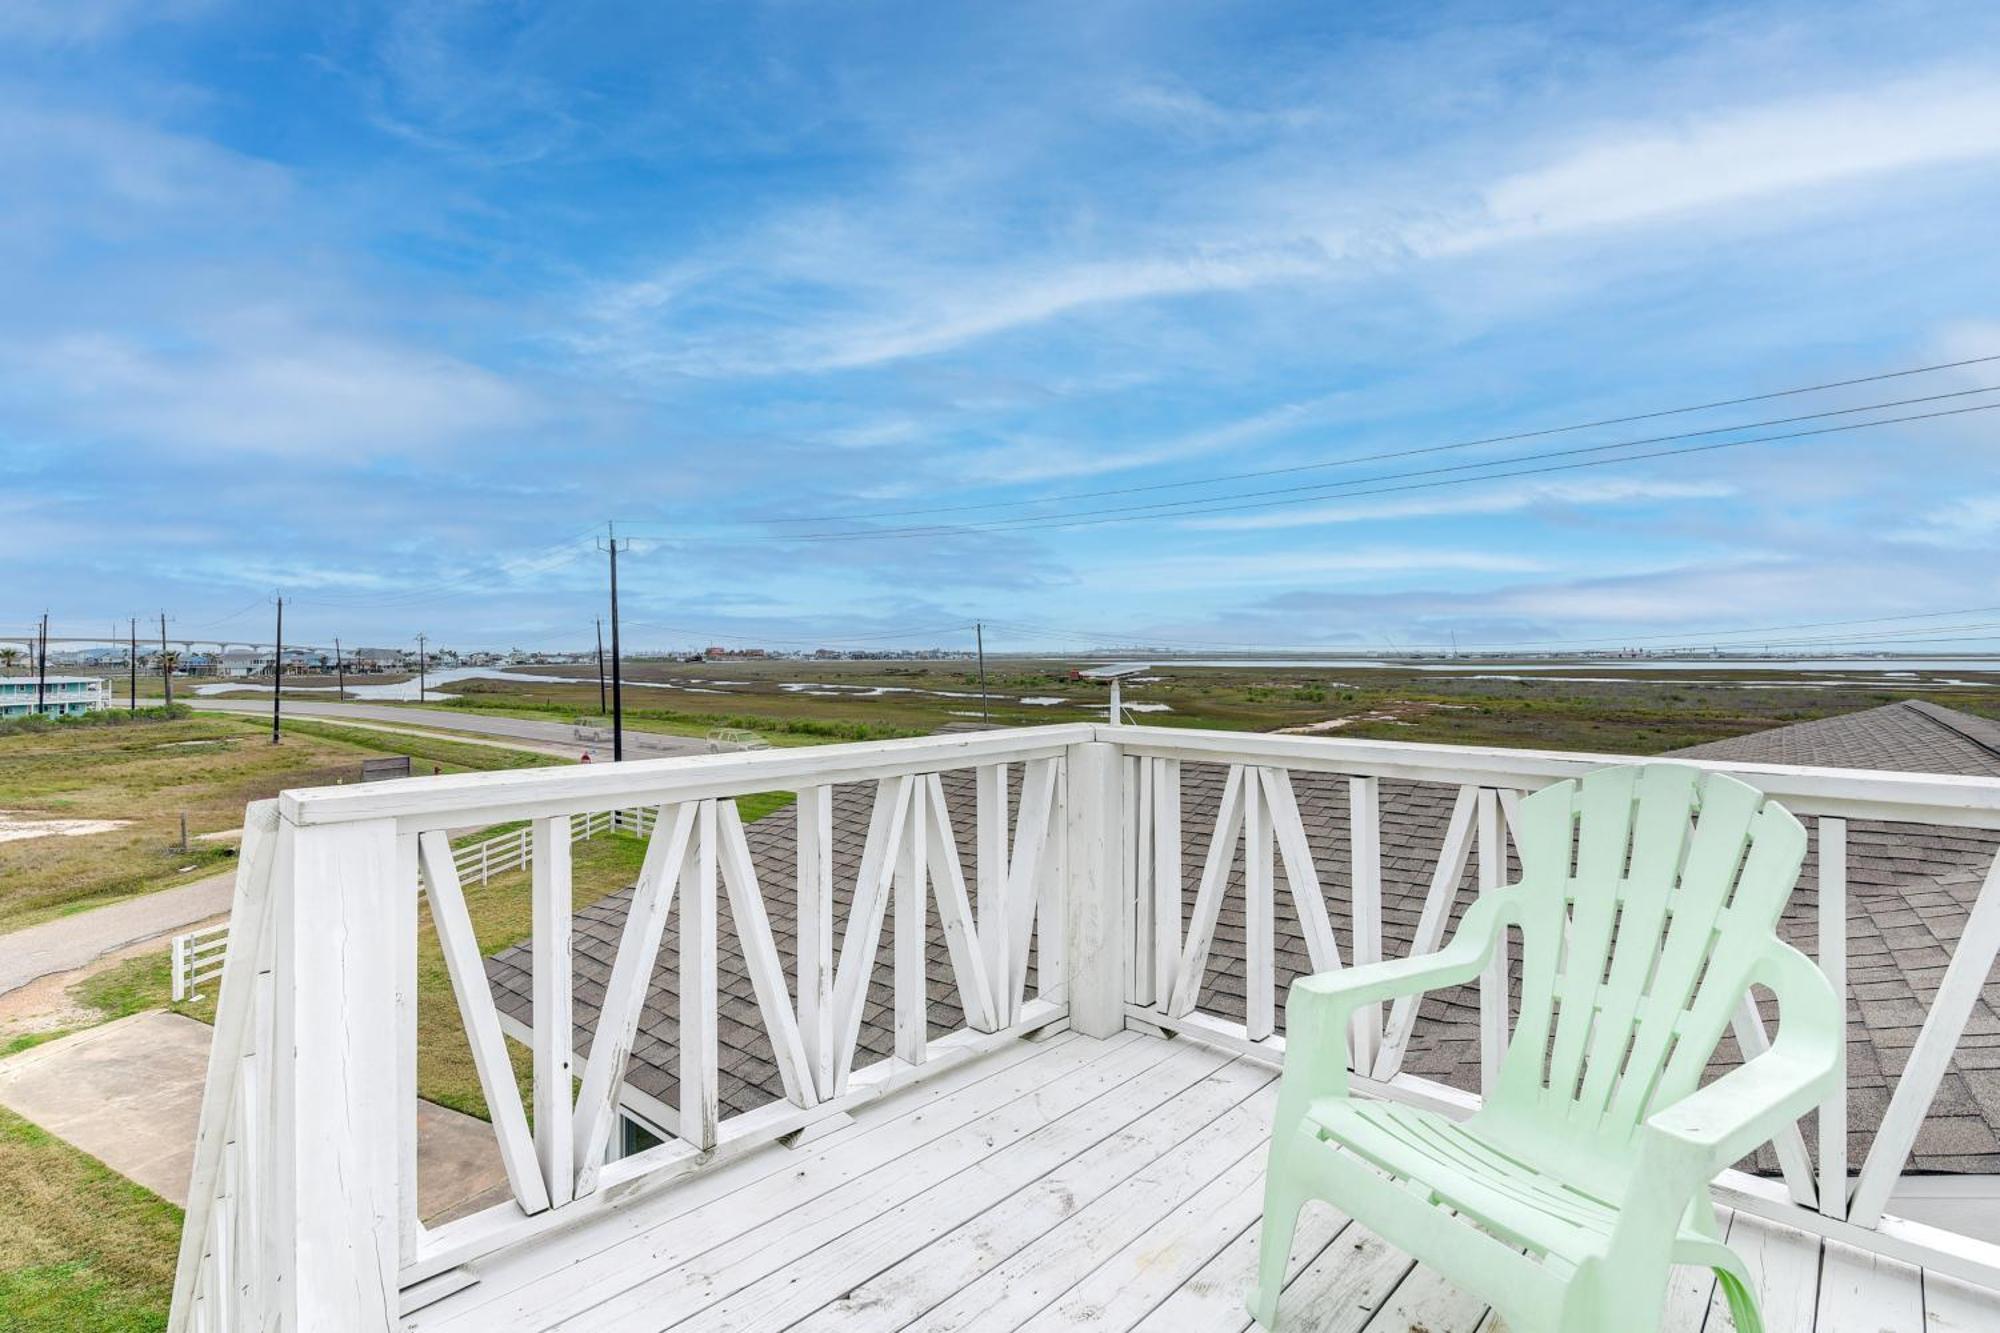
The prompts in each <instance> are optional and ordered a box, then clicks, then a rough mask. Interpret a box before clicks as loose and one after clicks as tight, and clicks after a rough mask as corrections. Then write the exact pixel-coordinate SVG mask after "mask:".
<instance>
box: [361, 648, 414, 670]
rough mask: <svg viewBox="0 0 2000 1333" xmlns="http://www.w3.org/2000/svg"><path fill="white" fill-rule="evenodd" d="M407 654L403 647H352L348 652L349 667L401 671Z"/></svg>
mask: <svg viewBox="0 0 2000 1333" xmlns="http://www.w3.org/2000/svg"><path fill="white" fill-rule="evenodd" d="M406 656H407V655H406V654H405V653H404V652H403V650H402V649H401V648H351V649H349V650H348V652H347V669H348V670H349V671H401V670H402V669H403V662H404V658H405V657H406Z"/></svg>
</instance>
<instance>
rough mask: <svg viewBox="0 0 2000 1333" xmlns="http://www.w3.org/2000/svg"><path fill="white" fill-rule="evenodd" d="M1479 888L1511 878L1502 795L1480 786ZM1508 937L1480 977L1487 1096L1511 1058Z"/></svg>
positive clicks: (1484, 890) (1482, 1078) (1482, 1084)
mask: <svg viewBox="0 0 2000 1333" xmlns="http://www.w3.org/2000/svg"><path fill="white" fill-rule="evenodd" d="M1478 802H1479V807H1478V810H1479V813H1478V821H1479V892H1480V894H1481V896H1484V895H1486V894H1489V893H1492V892H1493V891H1494V890H1496V889H1498V888H1499V887H1500V886H1501V885H1503V884H1505V883H1506V882H1507V832H1506V823H1505V821H1504V820H1503V819H1502V818H1501V811H1500V795H1499V793H1498V792H1496V791H1495V790H1494V789H1493V788H1491V787H1481V788H1480V789H1479V796H1478ZM1508 972H1509V966H1508V947H1507V937H1506V936H1505V935H1502V936H1501V937H1500V941H1499V944H1498V945H1497V946H1496V947H1495V948H1494V950H1493V961H1492V962H1490V963H1488V964H1487V966H1486V970H1485V971H1484V972H1483V973H1481V974H1480V977H1479V1091H1480V1095H1481V1096H1484V1095H1486V1094H1487V1093H1490V1092H1491V1091H1492V1090H1493V1085H1494V1084H1495V1083H1496V1082H1497V1081H1498V1080H1499V1078H1500V1066H1501V1064H1502V1063H1504V1062H1505V1060H1506V1058H1507V1034H1508V1032H1509V1030H1510V1025H1511V1014H1510V1013H1509V1010H1510V1008H1511V1005H1510V1003H1509V999H1510V997H1509V995H1508V985H1507V975H1508Z"/></svg>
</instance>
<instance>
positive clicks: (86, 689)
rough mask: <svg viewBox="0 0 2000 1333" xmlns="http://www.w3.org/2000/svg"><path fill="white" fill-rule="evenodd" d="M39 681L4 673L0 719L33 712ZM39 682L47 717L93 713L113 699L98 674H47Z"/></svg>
mask: <svg viewBox="0 0 2000 1333" xmlns="http://www.w3.org/2000/svg"><path fill="white" fill-rule="evenodd" d="M37 684H38V682H37V681H36V679H35V678H34V677H33V676H0V718H7V717H27V716H28V715H29V714H31V713H33V712H34V711H35V699H36V696H37V688H36V686H37ZM39 685H40V690H39V694H40V697H41V700H42V708H41V711H42V713H43V715H44V716H47V717H72V716H75V715H76V714H79V713H91V712H95V711H97V710H98V709H100V708H103V707H104V706H105V705H106V704H108V703H110V702H111V694H110V691H109V690H107V689H106V688H105V684H104V682H103V681H102V680H100V679H99V678H98V677H96V676H44V677H43V678H42V679H41V680H40V682H39Z"/></svg>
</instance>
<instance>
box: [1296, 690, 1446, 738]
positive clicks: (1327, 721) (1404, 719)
mask: <svg viewBox="0 0 2000 1333" xmlns="http://www.w3.org/2000/svg"><path fill="white" fill-rule="evenodd" d="M1465 706H1466V705H1464V704H1439V703H1431V702H1428V701H1425V700H1412V699H1393V700H1391V701H1389V702H1388V703H1386V704H1384V705H1382V706H1381V707H1380V708H1372V709H1369V710H1368V711H1367V712H1362V713H1349V714H1348V715H1347V716H1345V717H1329V718H1324V719H1322V720H1320V721H1318V722H1304V723H1301V724H1299V725H1298V726H1296V727H1279V728H1278V734H1279V735H1281V736H1323V735H1325V734H1326V733H1327V732H1330V731H1345V730H1346V729H1347V728H1349V727H1354V726H1360V725H1362V724H1364V723H1377V724H1382V725H1387V726H1392V727H1407V726H1412V725H1414V724H1415V723H1416V720H1417V719H1418V718H1422V717H1428V716H1430V715H1431V714H1432V713H1435V712H1437V711H1439V710H1440V709H1445V708H1463V707H1465Z"/></svg>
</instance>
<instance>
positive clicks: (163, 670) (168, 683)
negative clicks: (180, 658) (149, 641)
mask: <svg viewBox="0 0 2000 1333" xmlns="http://www.w3.org/2000/svg"><path fill="white" fill-rule="evenodd" d="M160 684H161V687H162V688H164V689H165V690H166V694H167V707H169V708H172V707H173V706H174V667H173V663H172V662H170V661H168V660H167V613H166V612H165V611H162V612H160Z"/></svg>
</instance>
